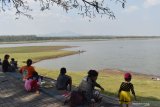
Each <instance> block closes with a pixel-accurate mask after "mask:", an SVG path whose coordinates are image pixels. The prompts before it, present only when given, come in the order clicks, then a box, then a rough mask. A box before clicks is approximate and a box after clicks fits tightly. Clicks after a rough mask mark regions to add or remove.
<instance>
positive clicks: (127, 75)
mask: <svg viewBox="0 0 160 107" xmlns="http://www.w3.org/2000/svg"><path fill="white" fill-rule="evenodd" d="M124 78H126V79H129V78H132V75H131V74H130V73H125V74H124Z"/></svg>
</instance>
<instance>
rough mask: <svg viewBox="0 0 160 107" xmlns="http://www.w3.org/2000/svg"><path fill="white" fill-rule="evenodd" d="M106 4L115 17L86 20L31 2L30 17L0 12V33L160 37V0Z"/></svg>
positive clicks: (61, 10) (70, 13) (76, 15)
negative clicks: (122, 4)
mask: <svg viewBox="0 0 160 107" xmlns="http://www.w3.org/2000/svg"><path fill="white" fill-rule="evenodd" d="M30 1H31V0H30ZM31 3H32V2H31ZM108 6H109V7H110V8H111V9H112V11H113V12H114V14H115V16H116V19H109V18H108V16H104V17H103V18H101V17H98V16H97V17H96V18H94V19H92V20H91V21H89V19H88V18H83V17H82V16H80V15H78V14H77V12H76V11H73V10H71V11H69V12H68V13H66V12H65V11H64V10H63V9H62V8H61V7H57V6H54V7H53V8H51V9H50V10H46V11H43V12H42V11H40V8H39V5H37V4H35V3H33V4H32V5H31V8H33V11H32V12H30V14H31V15H32V16H33V20H32V19H28V18H26V17H24V16H20V18H19V19H16V16H15V13H14V11H12V9H11V10H7V11H5V12H0V35H30V34H34V35H47V34H56V33H57V34H58V33H60V34H62V33H66V32H67V33H68V32H69V33H74V34H80V35H118V36H129V35H132V36H134V35H135V36H160V14H159V11H160V0H127V3H126V7H125V8H122V7H121V4H119V3H116V2H114V0H112V1H111V2H109V4H108Z"/></svg>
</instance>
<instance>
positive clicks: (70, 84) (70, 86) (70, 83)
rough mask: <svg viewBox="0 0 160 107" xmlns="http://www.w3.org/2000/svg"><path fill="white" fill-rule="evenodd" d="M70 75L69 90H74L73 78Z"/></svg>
mask: <svg viewBox="0 0 160 107" xmlns="http://www.w3.org/2000/svg"><path fill="white" fill-rule="evenodd" d="M68 77H69V91H71V90H72V78H71V77H70V76H68Z"/></svg>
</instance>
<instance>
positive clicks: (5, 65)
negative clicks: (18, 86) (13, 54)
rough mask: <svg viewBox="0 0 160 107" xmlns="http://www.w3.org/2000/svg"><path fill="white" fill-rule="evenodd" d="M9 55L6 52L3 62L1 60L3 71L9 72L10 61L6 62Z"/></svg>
mask: <svg viewBox="0 0 160 107" xmlns="http://www.w3.org/2000/svg"><path fill="white" fill-rule="evenodd" d="M9 57H10V56H9V55H8V54H6V55H5V56H4V60H3V62H2V71H3V72H10V71H11V65H10V63H9V62H8V59H9Z"/></svg>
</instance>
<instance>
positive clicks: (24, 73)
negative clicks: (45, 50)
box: [19, 59, 36, 81]
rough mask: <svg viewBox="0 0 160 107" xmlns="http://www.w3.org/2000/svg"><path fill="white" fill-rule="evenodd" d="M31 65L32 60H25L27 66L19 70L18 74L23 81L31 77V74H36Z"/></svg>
mask: <svg viewBox="0 0 160 107" xmlns="http://www.w3.org/2000/svg"><path fill="white" fill-rule="evenodd" d="M31 65H32V60H31V59H28V60H27V65H26V66H23V67H21V68H20V71H19V72H20V73H21V74H22V76H23V81H25V80H26V79H28V78H30V77H32V76H33V72H36V71H35V69H34V67H33V66H31Z"/></svg>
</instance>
